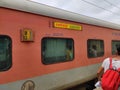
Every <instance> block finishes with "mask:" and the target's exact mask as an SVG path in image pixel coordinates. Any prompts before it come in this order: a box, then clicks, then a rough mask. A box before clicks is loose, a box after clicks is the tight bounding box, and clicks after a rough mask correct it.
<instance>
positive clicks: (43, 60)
mask: <svg viewBox="0 0 120 90" xmlns="http://www.w3.org/2000/svg"><path fill="white" fill-rule="evenodd" d="M45 39H61V40H72V44H73V45H72V54H73V56H72V59H70V60H61V61H59V60H58V61H56V62H54V61H53V62H46V61H45V59H44V55H43V52H44V49H45V46H44V45H43V42H44V41H43V40H45ZM74 54H75V53H74V40H73V39H72V38H60V37H44V38H42V40H41V59H42V63H43V64H45V65H49V64H55V63H64V62H69V61H73V60H74Z"/></svg>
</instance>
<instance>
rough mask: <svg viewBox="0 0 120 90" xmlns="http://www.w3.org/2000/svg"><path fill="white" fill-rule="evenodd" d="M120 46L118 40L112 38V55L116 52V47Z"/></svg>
mask: <svg viewBox="0 0 120 90" xmlns="http://www.w3.org/2000/svg"><path fill="white" fill-rule="evenodd" d="M118 46H120V41H117V40H113V41H112V55H115V54H116V53H117V47H118Z"/></svg>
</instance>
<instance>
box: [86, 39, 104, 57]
mask: <svg viewBox="0 0 120 90" xmlns="http://www.w3.org/2000/svg"><path fill="white" fill-rule="evenodd" d="M87 49H88V50H87V53H88V57H89V58H95V57H101V56H103V55H104V43H103V40H95V39H88V40H87Z"/></svg>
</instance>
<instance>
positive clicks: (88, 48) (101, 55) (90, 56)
mask: <svg viewBox="0 0 120 90" xmlns="http://www.w3.org/2000/svg"><path fill="white" fill-rule="evenodd" d="M89 41H101V42H102V43H101V45H99V46H100V47H103V51H102V52H99V54H98V55H97V56H92V55H90V51H91V50H90V46H89ZM102 44H103V45H102ZM96 46H97V45H96ZM96 46H91V47H94V48H97V47H96ZM104 52H105V51H104V40H102V39H88V40H87V57H88V58H97V57H103V56H104Z"/></svg>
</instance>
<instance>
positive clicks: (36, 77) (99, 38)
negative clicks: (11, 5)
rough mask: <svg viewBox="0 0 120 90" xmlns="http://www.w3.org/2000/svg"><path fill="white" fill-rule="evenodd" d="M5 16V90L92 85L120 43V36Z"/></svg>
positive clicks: (0, 35)
mask: <svg viewBox="0 0 120 90" xmlns="http://www.w3.org/2000/svg"><path fill="white" fill-rule="evenodd" d="M0 12H2V13H1V14H0V29H1V30H0V90H26V89H27V88H28V87H29V88H33V90H40V89H41V90H60V89H63V88H67V87H70V86H74V85H77V84H80V83H84V82H87V81H89V80H91V79H94V78H95V77H96V71H97V69H98V67H99V66H100V63H101V62H102V60H103V59H104V58H106V57H110V56H112V55H113V56H114V55H115V50H116V45H118V44H119V43H120V41H119V40H120V32H119V31H118V30H114V29H110V28H105V27H99V26H94V25H89V24H85V23H78V22H73V21H67V20H62V19H57V18H52V17H47V16H42V15H37V14H32V13H27V12H22V11H17V10H13V9H8V8H0ZM93 49H94V50H93ZM91 72H92V73H91ZM27 90H30V89H27Z"/></svg>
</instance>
